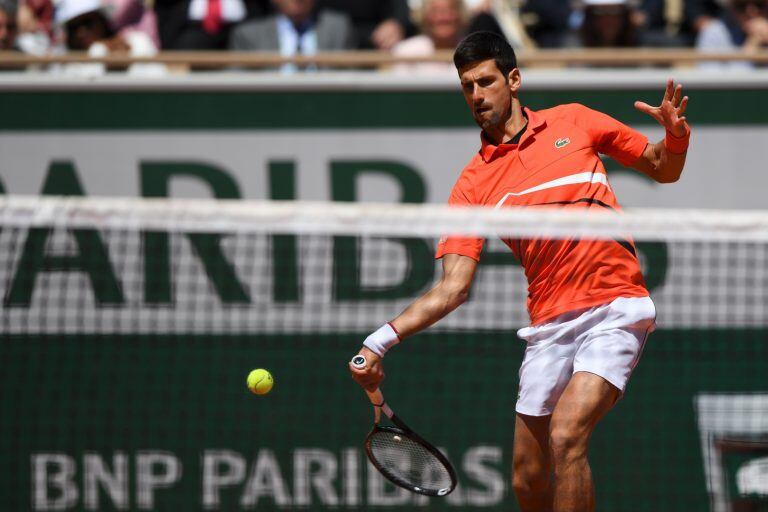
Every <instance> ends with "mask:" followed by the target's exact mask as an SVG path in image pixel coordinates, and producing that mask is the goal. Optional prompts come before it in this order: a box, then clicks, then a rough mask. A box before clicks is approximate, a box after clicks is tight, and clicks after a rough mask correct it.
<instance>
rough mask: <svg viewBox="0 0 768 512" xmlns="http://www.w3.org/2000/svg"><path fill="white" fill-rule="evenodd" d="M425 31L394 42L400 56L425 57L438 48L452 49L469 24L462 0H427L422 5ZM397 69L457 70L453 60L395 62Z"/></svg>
mask: <svg viewBox="0 0 768 512" xmlns="http://www.w3.org/2000/svg"><path fill="white" fill-rule="evenodd" d="M420 21H421V31H422V34H421V35H418V36H414V37H410V38H408V39H405V40H404V41H401V42H399V43H397V44H396V45H395V47H394V48H393V49H392V53H393V55H395V56H398V57H424V56H429V55H434V53H435V51H436V50H453V49H454V48H456V45H457V44H458V43H459V40H460V39H461V37H462V35H463V33H464V28H465V26H466V13H465V10H464V2H463V0H424V2H423V3H422V7H421V20H420ZM392 70H393V71H394V72H395V73H400V74H407V73H455V72H456V68H455V67H454V66H453V62H418V63H416V62H414V63H402V64H396V65H395V66H393V68H392Z"/></svg>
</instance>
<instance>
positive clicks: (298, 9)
mask: <svg viewBox="0 0 768 512" xmlns="http://www.w3.org/2000/svg"><path fill="white" fill-rule="evenodd" d="M273 1H274V5H275V7H276V8H277V13H276V14H274V15H271V16H267V17H266V18H264V19H260V20H252V21H248V22H246V23H243V24H241V25H240V26H238V27H236V28H235V29H234V30H233V31H232V37H231V41H230V48H231V49H233V50H257V51H274V52H277V51H279V52H280V55H282V56H284V57H290V56H293V55H315V54H316V53H317V52H318V51H329V50H331V51H332V50H348V49H352V48H353V47H354V44H353V43H354V40H353V32H352V30H353V29H352V22H351V21H350V19H349V18H348V17H347V15H345V14H343V13H340V12H336V11H332V10H329V9H321V10H318V9H316V6H315V0H273ZM281 69H282V71H284V72H293V71H296V70H297V67H296V66H294V65H291V64H286V65H285V66H283V67H282V68H281Z"/></svg>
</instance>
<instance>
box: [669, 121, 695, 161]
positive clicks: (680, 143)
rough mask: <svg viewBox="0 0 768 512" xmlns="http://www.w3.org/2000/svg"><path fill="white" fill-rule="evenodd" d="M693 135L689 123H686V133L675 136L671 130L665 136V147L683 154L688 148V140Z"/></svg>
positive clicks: (672, 151) (671, 151)
mask: <svg viewBox="0 0 768 512" xmlns="http://www.w3.org/2000/svg"><path fill="white" fill-rule="evenodd" d="M690 137H691V129H690V128H689V127H688V125H687V124H686V125H685V135H683V136H682V137H675V136H674V135H673V134H672V133H671V132H670V131H669V130H667V134H666V136H665V137H664V147H665V148H667V151H669V152H670V153H675V154H678V155H679V154H682V153H685V152H686V151H687V150H688V140H689V139H690Z"/></svg>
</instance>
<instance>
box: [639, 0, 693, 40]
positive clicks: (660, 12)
mask: <svg viewBox="0 0 768 512" xmlns="http://www.w3.org/2000/svg"><path fill="white" fill-rule="evenodd" d="M699 1H700V0H695V2H699ZM693 3H694V2H691V1H690V0H689V1H687V2H684V1H683V0H642V1H641V2H640V5H639V6H638V9H637V10H636V11H635V12H634V14H633V20H634V22H635V25H636V26H637V27H638V28H639V29H640V35H641V41H640V44H641V45H642V46H651V47H658V48H667V47H680V46H692V45H693V40H694V37H695V35H694V31H693V24H692V22H691V20H690V18H689V15H690V7H691V5H692V4H693ZM686 7H688V8H686Z"/></svg>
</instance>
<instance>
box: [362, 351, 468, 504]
mask: <svg viewBox="0 0 768 512" xmlns="http://www.w3.org/2000/svg"><path fill="white" fill-rule="evenodd" d="M352 365H353V366H354V367H355V368H358V369H362V368H365V366H366V361H365V358H364V357H363V356H361V355H357V356H355V357H354V358H353V359H352ZM365 393H366V394H367V395H368V400H370V402H371V404H372V405H373V418H374V420H373V428H372V429H371V431H370V432H369V433H368V436H367V437H366V438H365V454H366V456H367V457H368V460H370V461H371V464H373V466H374V467H375V468H376V469H377V470H378V471H379V473H381V474H382V475H383V476H384V477H385V478H386V479H387V480H389V481H390V482H392V483H393V484H395V485H397V486H399V487H402V488H404V489H408V490H409V491H411V492H415V493H417V494H423V495H425V496H446V495H448V494H450V493H451V492H452V491H453V490H454V489H455V488H456V484H457V483H458V479H457V478H456V470H454V469H453V465H452V464H451V462H450V461H449V460H448V458H447V457H446V456H445V455H443V453H442V452H441V451H440V450H438V449H437V448H435V447H434V446H433V445H432V444H431V443H429V442H428V441H427V440H426V439H424V438H423V437H421V436H420V435H418V434H417V433H416V432H414V431H413V430H412V429H411V428H410V427H409V426H408V425H406V424H405V422H404V421H403V420H401V419H400V418H398V417H397V415H396V414H395V413H394V412H393V411H392V408H390V407H389V405H388V404H387V402H386V401H385V400H384V394H383V393H382V392H381V389H379V388H377V389H375V390H374V391H368V390H365ZM382 412H383V413H384V415H385V416H386V417H387V418H389V420H390V421H391V422H392V423H394V424H395V426H394V427H389V426H386V425H380V423H381V413H382ZM378 432H386V433H389V434H393V435H398V436H403V437H407V438H408V439H410V440H412V441H414V442H415V443H417V444H419V445H421V447H422V448H424V449H425V450H427V451H428V452H429V453H431V454H432V455H434V457H435V458H436V459H437V460H438V461H439V462H440V463H441V464H442V465H443V466H444V467H445V469H446V471H447V472H448V475H449V477H450V479H451V485H450V486H449V487H444V488H442V489H438V490H436V491H433V490H431V489H423V488H421V487H419V486H417V485H413V484H411V483H409V482H406V481H405V480H401V479H399V478H396V477H394V476H393V475H391V474H389V472H388V471H387V470H386V468H384V467H383V466H382V465H381V464H380V463H379V462H378V461H377V460H376V458H375V457H374V456H373V450H372V448H371V439H372V438H373V436H374V435H375V434H376V433H378Z"/></svg>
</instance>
